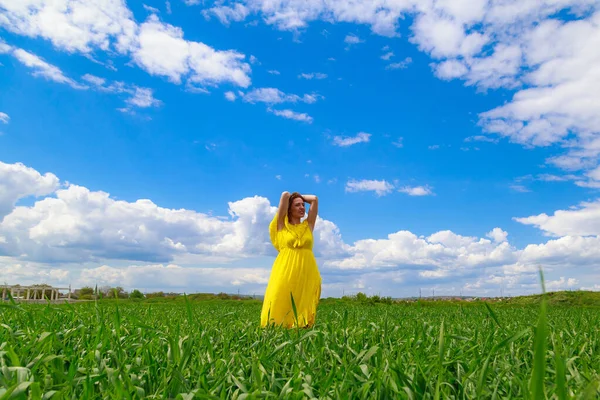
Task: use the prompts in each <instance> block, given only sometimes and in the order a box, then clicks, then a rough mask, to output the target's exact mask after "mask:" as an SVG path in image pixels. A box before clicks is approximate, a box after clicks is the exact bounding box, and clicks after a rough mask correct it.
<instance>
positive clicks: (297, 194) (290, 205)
mask: <svg viewBox="0 0 600 400" xmlns="http://www.w3.org/2000/svg"><path fill="white" fill-rule="evenodd" d="M297 198H301V199H302V201H303V202H305V203H306V200H304V197H302V195H301V194H300V193H298V192H294V193H292V194H291V195H290V200H289V202H288V219H289V218H290V211H292V204H293V203H294V200H295V199H297Z"/></svg>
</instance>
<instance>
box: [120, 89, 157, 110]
mask: <svg viewBox="0 0 600 400" xmlns="http://www.w3.org/2000/svg"><path fill="white" fill-rule="evenodd" d="M127 103H129V104H131V105H133V106H136V107H141V108H146V107H155V106H158V105H160V104H162V102H161V101H160V100H156V99H155V98H154V97H153V94H152V89H148V88H140V87H136V88H135V92H134V94H133V96H132V97H131V98H130V99H127Z"/></svg>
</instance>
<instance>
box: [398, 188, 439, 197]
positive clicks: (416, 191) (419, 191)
mask: <svg viewBox="0 0 600 400" xmlns="http://www.w3.org/2000/svg"><path fill="white" fill-rule="evenodd" d="M398 191H399V192H402V193H406V194H408V195H409V196H431V195H433V191H432V188H430V187H429V186H403V187H401V188H399V189H398Z"/></svg>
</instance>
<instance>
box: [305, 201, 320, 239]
mask: <svg viewBox="0 0 600 400" xmlns="http://www.w3.org/2000/svg"><path fill="white" fill-rule="evenodd" d="M302 197H303V198H304V201H306V202H307V203H308V204H310V208H309V209H308V218H306V220H307V221H308V226H309V228H310V230H311V231H313V230H314V229H315V223H316V222H317V214H318V213H319V198H318V197H317V196H315V195H314V194H307V195H302Z"/></svg>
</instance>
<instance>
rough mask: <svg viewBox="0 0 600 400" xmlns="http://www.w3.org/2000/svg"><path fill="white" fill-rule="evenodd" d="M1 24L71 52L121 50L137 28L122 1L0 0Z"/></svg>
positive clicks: (123, 49)
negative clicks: (97, 49) (48, 41)
mask: <svg viewBox="0 0 600 400" xmlns="http://www.w3.org/2000/svg"><path fill="white" fill-rule="evenodd" d="M0 25H1V26H2V27H4V28H5V29H7V30H9V31H11V32H13V33H16V34H19V35H25V36H29V37H34V38H36V37H41V38H44V39H47V40H50V41H51V42H52V44H53V45H54V46H55V47H56V48H58V49H61V50H64V51H67V52H70V53H73V52H81V53H92V52H93V50H94V49H95V48H99V49H101V50H104V51H107V50H109V49H111V48H114V49H116V50H117V51H119V52H124V51H126V49H127V48H128V47H129V46H130V45H131V43H132V42H133V40H134V38H135V34H136V30H137V25H136V23H135V22H134V20H133V14H132V12H131V11H130V10H129V9H128V8H127V6H126V4H125V2H124V1H122V0H99V1H86V0H63V1H52V0H35V1H26V2H22V1H11V0H1V1H0Z"/></svg>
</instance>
